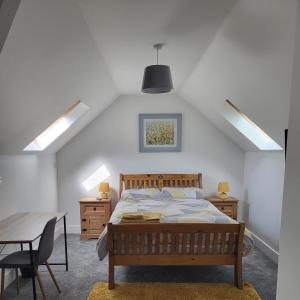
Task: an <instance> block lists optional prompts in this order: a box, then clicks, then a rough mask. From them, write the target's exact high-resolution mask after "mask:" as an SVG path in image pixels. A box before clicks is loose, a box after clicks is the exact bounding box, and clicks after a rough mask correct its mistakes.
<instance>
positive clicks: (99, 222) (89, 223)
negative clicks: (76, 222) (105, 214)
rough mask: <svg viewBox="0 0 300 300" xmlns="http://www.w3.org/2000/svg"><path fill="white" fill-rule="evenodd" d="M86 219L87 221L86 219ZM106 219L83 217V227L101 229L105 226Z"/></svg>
mask: <svg viewBox="0 0 300 300" xmlns="http://www.w3.org/2000/svg"><path fill="white" fill-rule="evenodd" d="M84 220H85V221H84ZM105 226H106V221H105V219H94V220H93V219H83V220H82V228H85V229H101V228H105Z"/></svg>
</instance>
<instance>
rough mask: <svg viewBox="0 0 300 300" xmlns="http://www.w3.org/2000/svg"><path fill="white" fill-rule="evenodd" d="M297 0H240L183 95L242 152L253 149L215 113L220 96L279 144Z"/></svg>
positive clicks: (286, 108)
mask: <svg viewBox="0 0 300 300" xmlns="http://www.w3.org/2000/svg"><path fill="white" fill-rule="evenodd" d="M296 7H297V0H284V1H282V0H251V1H249V0H239V1H237V3H236V4H235V6H234V7H233V9H232V10H231V11H230V13H229V14H228V16H227V17H226V19H225V21H224V23H223V25H222V26H221V28H220V29H219V31H218V33H217V34H216V36H215V38H214V40H213V41H212V42H211V44H210V46H209V47H208V48H207V50H206V52H205V54H204V55H203V57H202V58H201V60H200V61H199V64H198V65H197V67H196V68H195V70H194V72H193V73H192V74H191V76H190V78H189V79H188V80H187V82H186V83H185V84H184V86H183V89H182V95H183V96H184V97H186V99H188V100H189V101H191V103H193V105H195V106H196V107H197V108H198V109H199V110H200V111H201V112H202V113H203V114H204V115H205V116H206V117H207V118H208V119H210V120H211V121H212V122H214V123H215V124H216V125H217V126H218V127H219V128H220V129H221V130H223V131H224V132H225V133H226V134H227V135H228V136H229V137H231V138H233V139H234V140H235V141H236V142H237V143H239V144H240V145H241V146H243V148H244V149H245V150H246V151H258V149H257V148H256V147H254V146H253V145H251V143H249V142H248V141H247V139H246V138H245V137H243V135H241V134H240V133H239V132H238V131H237V130H235V129H234V128H233V127H232V126H231V125H228V124H227V122H226V121H224V119H223V117H222V116H221V115H220V111H221V110H222V108H223V105H224V101H225V99H230V100H231V101H233V103H234V104H236V105H237V107H239V109H240V110H241V111H243V112H244V113H245V114H247V115H248V117H250V118H251V119H252V120H253V121H254V122H255V123H256V124H257V125H259V126H260V127H261V128H263V129H264V130H265V131H266V132H267V133H268V134H269V135H270V136H271V137H272V138H273V139H274V140H275V141H276V142H278V143H280V144H281V145H282V146H283V145H284V134H283V130H284V129H285V128H287V125H288V115H289V100H290V89H291V77H292V68H293V50H294V38H295V28H296Z"/></svg>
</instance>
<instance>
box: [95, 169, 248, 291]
mask: <svg viewBox="0 0 300 300" xmlns="http://www.w3.org/2000/svg"><path fill="white" fill-rule="evenodd" d="M166 187H171V188H179V187H180V188H202V175H201V174H128V175H123V174H121V175H120V197H121V195H123V197H121V199H120V201H119V202H118V204H117V206H116V208H115V210H114V213H113V215H112V216H111V219H110V222H109V224H108V226H107V228H106V230H105V231H104V232H103V233H102V234H101V236H100V238H99V241H98V244H97V249H98V255H99V257H100V259H103V258H104V257H105V255H106V251H107V252H108V255H109V275H108V283H109V284H108V286H109V289H112V288H114V267H115V266H131V265H233V266H234V282H235V285H236V286H237V287H238V288H242V287H243V276H242V258H243V256H245V255H248V254H249V253H250V252H251V250H252V247H253V241H252V239H251V236H250V233H249V232H247V231H246V234H245V224H244V223H242V222H240V223H238V222H236V221H235V220H233V219H231V218H229V217H228V216H226V215H225V214H223V213H222V212H220V211H219V210H218V209H217V208H215V207H214V206H213V205H212V204H211V203H210V202H208V201H206V200H204V199H177V198H174V199H173V198H168V197H164V196H159V197H155V196H154V197H151V198H147V199H143V198H142V199H141V198H134V199H129V200H128V198H126V199H125V197H124V192H126V191H128V190H129V191H130V190H135V191H138V190H143V189H155V188H158V189H164V188H166ZM123 191H124V192H123ZM125 194H126V193H125ZM160 195H161V194H160ZM137 211H139V212H141V211H142V212H148V213H149V212H151V213H153V212H156V213H157V212H159V213H160V215H161V216H162V217H161V219H160V221H159V222H139V221H134V222H133V223H128V224H126V223H121V222H120V220H121V216H123V217H124V214H128V213H134V212H137Z"/></svg>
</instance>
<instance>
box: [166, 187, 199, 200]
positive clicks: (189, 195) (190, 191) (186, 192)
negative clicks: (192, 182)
mask: <svg viewBox="0 0 300 300" xmlns="http://www.w3.org/2000/svg"><path fill="white" fill-rule="evenodd" d="M162 193H163V195H164V197H169V198H177V199H203V198H204V197H203V190H202V189H200V188H196V187H186V188H181V187H180V188H179V187H178V188H176V187H164V188H162Z"/></svg>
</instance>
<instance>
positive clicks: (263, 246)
mask: <svg viewBox="0 0 300 300" xmlns="http://www.w3.org/2000/svg"><path fill="white" fill-rule="evenodd" d="M251 233H252V237H253V241H254V245H255V246H256V247H257V248H258V249H259V250H260V251H261V252H263V253H264V254H265V255H266V256H268V257H269V258H270V259H271V260H272V261H273V262H274V263H276V264H278V258H279V252H278V251H276V250H275V249H273V248H272V247H271V246H270V245H269V244H268V243H266V242H265V241H264V240H263V239H261V238H260V237H259V236H257V235H256V234H255V233H253V232H251Z"/></svg>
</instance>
